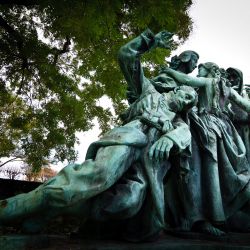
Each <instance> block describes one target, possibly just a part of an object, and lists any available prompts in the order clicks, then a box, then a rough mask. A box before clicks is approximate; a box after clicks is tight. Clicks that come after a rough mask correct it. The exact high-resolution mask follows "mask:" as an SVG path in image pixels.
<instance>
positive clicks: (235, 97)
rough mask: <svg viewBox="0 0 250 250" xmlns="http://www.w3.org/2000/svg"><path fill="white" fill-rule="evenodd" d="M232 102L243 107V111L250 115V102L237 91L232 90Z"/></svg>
mask: <svg viewBox="0 0 250 250" xmlns="http://www.w3.org/2000/svg"><path fill="white" fill-rule="evenodd" d="M229 98H230V100H231V101H232V102H234V103H236V104H237V105H238V106H239V107H241V108H242V109H243V110H245V111H246V112H248V113H250V100H248V99H246V98H244V97H242V96H241V95H239V94H238V92H237V91H235V90H234V89H232V88H231V92H230V96H229Z"/></svg>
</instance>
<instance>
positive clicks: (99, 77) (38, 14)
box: [0, 0, 192, 169]
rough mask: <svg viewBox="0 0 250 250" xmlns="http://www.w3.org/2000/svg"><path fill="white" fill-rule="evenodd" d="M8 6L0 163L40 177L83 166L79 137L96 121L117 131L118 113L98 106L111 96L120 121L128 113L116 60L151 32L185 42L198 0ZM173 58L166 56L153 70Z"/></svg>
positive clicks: (0, 74)
mask: <svg viewBox="0 0 250 250" xmlns="http://www.w3.org/2000/svg"><path fill="white" fill-rule="evenodd" d="M1 2H2V3H3V4H1V6H0V37H1V39H0V58H1V61H0V157H12V158H11V159H13V160H15V159H22V160H23V161H24V162H26V163H27V164H28V165H31V166H33V167H34V168H37V169H39V168H40V167H41V166H42V165H43V164H44V161H47V160H48V159H50V160H55V161H56V160H59V161H63V160H65V159H67V160H69V161H73V160H75V158H76V153H75V151H74V144H75V142H76V140H77V139H76V137H75V132H77V131H86V130H88V129H90V128H91V126H92V123H91V121H92V120H93V118H94V117H97V118H98V121H99V124H100V128H101V129H102V131H106V130H107V129H109V126H110V123H111V122H112V120H113V117H112V116H111V112H110V110H109V109H107V108H106V109H105V108H104V107H100V106H98V103H97V102H96V101H97V100H98V99H99V98H101V97H102V96H103V95H106V96H108V97H109V98H110V99H111V100H112V102H113V106H114V108H115V111H116V113H118V112H120V111H121V110H124V109H125V107H126V104H125V103H124V101H123V100H124V99H125V92H126V84H125V82H124V79H123V77H122V75H121V73H120V71H119V68H118V65H117V60H116V57H117V51H118V49H119V48H120V46H121V45H122V44H125V43H126V41H127V40H129V39H131V38H132V37H134V36H136V35H138V34H139V33H140V32H142V31H143V30H144V29H145V28H146V27H150V28H151V29H152V30H153V31H155V32H157V31H160V30H163V29H167V30H169V31H171V32H174V33H175V34H177V35H178V36H179V39H180V42H183V41H184V40H185V39H186V38H187V37H188V35H189V34H190V32H191V29H192V21H191V19H190V17H189V16H188V12H187V11H188V8H189V7H190V6H191V4H192V0H158V1H152V0H144V1H143V2H141V1H139V0H133V1H132V0H105V1H104V0H71V1H69V0H64V1H56V0H40V1H38V0H30V1H27V0H20V1H17V0H16V1H15V0H8V1H1ZM4 2H5V3H4ZM165 56H167V53H166V51H164V50H161V49H158V50H157V53H154V54H153V55H151V57H150V61H149V64H148V66H150V65H151V66H152V65H154V64H156V63H157V64H158V63H163V62H164V58H165ZM147 60H149V59H147ZM147 73H148V74H153V73H154V72H150V71H148V72H147Z"/></svg>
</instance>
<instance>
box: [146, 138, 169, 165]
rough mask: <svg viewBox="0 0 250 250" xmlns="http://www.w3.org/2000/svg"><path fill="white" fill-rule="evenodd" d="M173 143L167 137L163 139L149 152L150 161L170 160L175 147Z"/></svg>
mask: <svg viewBox="0 0 250 250" xmlns="http://www.w3.org/2000/svg"><path fill="white" fill-rule="evenodd" d="M173 145H174V144H173V142H172V140H170V139H169V138H167V137H161V138H160V139H159V140H158V141H156V142H155V143H154V144H153V145H152V146H151V148H150V150H149V159H151V160H152V159H156V160H159V161H161V160H164V159H168V157H169V152H170V150H171V148H172V147H173Z"/></svg>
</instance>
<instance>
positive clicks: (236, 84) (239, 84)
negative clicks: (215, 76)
mask: <svg viewBox="0 0 250 250" xmlns="http://www.w3.org/2000/svg"><path fill="white" fill-rule="evenodd" d="M226 71H227V79H228V81H229V82H230V84H231V86H232V88H234V89H235V90H236V91H238V93H239V94H241V93H242V91H243V73H242V71H241V70H239V69H237V68H228V69H227V70H226Z"/></svg>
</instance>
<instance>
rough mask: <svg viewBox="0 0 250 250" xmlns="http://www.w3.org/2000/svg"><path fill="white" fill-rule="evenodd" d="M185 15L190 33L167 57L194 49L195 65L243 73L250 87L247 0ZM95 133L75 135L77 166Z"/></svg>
mask: <svg viewBox="0 0 250 250" xmlns="http://www.w3.org/2000/svg"><path fill="white" fill-rule="evenodd" d="M189 13H190V16H191V17H192V19H193V22H194V24H193V32H192V34H191V35H190V37H189V39H188V40H187V41H186V42H185V43H184V44H183V45H182V46H180V47H179V48H178V49H177V50H176V51H173V52H172V53H171V56H174V55H177V54H180V53H181V52H182V51H184V50H194V51H196V52H198V53H199V55H200V59H199V63H204V62H215V63H217V64H218V65H219V66H220V67H222V68H225V69H227V68H228V67H235V68H238V69H240V70H242V71H243V77H244V83H247V84H250V65H249V58H250V28H249V27H248V26H249V24H250V0H237V1H236V0H194V4H193V5H192V7H191V8H190V11H189ZM194 74H197V70H196V71H195V73H194ZM99 104H100V105H104V106H107V105H108V106H109V105H110V103H109V100H108V99H107V98H102V99H101V100H100V103H99ZM95 124H97V122H96V121H95ZM99 134H100V130H99V128H98V126H97V125H96V126H95V127H94V129H92V130H89V131H87V132H84V133H78V137H79V140H80V144H79V145H76V149H77V150H78V154H79V156H78V160H77V162H78V163H81V162H83V161H84V158H85V154H86V151H87V148H88V146H89V144H90V143H91V142H92V141H95V140H98V135H99ZM65 165H66V162H64V163H61V164H58V165H57V168H56V169H57V170H59V169H60V168H62V167H63V166H65Z"/></svg>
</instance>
